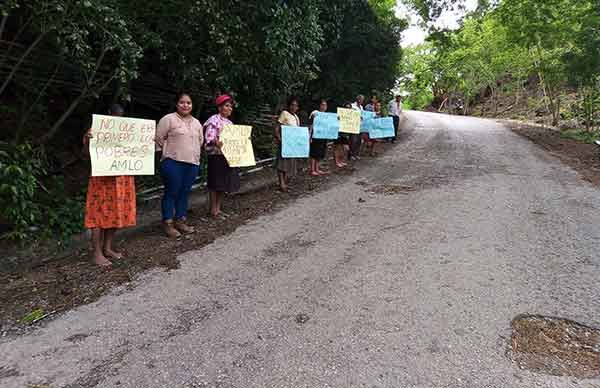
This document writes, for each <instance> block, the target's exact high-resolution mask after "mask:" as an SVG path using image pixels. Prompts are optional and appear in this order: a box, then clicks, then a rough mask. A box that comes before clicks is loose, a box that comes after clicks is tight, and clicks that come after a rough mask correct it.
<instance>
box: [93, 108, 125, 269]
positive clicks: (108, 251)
mask: <svg viewBox="0 0 600 388" xmlns="http://www.w3.org/2000/svg"><path fill="white" fill-rule="evenodd" d="M123 111H124V110H123V107H122V106H121V105H118V104H115V105H113V106H111V108H110V111H109V114H110V115H111V116H123ZM91 138H92V132H91V129H90V130H89V131H88V132H87V133H86V134H85V136H84V138H83V144H84V145H85V146H86V147H88V146H89V142H90V139H91ZM135 217H136V206H135V180H134V177H133V176H126V175H122V176H91V177H90V179H89V182H88V191H87V196H86V202H85V227H86V228H88V229H91V231H92V244H93V246H94V263H96V264H97V265H99V266H101V267H109V266H110V265H111V264H112V263H111V261H110V260H109V259H121V258H122V257H123V255H122V254H121V253H119V252H117V251H115V250H114V249H113V240H114V238H115V232H116V231H117V229H120V228H125V227H128V226H134V225H135Z"/></svg>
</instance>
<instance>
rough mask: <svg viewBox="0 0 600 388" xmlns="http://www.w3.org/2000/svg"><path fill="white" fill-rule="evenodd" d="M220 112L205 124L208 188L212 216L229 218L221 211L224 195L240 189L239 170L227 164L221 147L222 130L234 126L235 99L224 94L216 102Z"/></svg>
mask: <svg viewBox="0 0 600 388" xmlns="http://www.w3.org/2000/svg"><path fill="white" fill-rule="evenodd" d="M215 105H217V109H218V112H219V113H217V114H216V115H213V116H211V117H210V118H209V119H208V120H206V122H205V123H204V132H205V141H206V145H205V148H206V153H207V155H208V176H207V179H206V187H207V189H208V192H209V193H210V214H211V215H212V216H213V217H219V218H224V217H227V215H226V214H225V213H223V212H222V211H221V204H222V201H223V193H235V192H236V191H239V189H240V174H239V168H232V167H230V166H229V163H227V160H226V159H225V156H223V152H222V151H221V147H222V146H223V143H222V142H221V140H220V134H221V130H222V129H223V127H224V126H226V125H231V124H233V123H232V122H231V120H230V119H229V117H230V116H231V113H232V112H233V99H232V98H231V97H230V96H228V95H226V94H222V95H220V96H219V97H217V99H216V100H215Z"/></svg>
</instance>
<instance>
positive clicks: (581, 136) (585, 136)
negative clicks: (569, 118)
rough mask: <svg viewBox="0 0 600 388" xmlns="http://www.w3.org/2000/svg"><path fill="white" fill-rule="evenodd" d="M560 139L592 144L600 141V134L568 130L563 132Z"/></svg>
mask: <svg viewBox="0 0 600 388" xmlns="http://www.w3.org/2000/svg"><path fill="white" fill-rule="evenodd" d="M560 137H562V138H565V139H573V140H577V141H580V142H582V143H587V144H591V143H593V142H594V140H600V132H598V131H595V132H588V131H583V130H579V129H568V130H566V131H561V133H560Z"/></svg>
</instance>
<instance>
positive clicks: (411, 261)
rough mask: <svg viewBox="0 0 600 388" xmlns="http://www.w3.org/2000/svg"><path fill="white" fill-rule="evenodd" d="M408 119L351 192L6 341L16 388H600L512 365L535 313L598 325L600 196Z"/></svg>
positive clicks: (544, 162)
mask: <svg viewBox="0 0 600 388" xmlns="http://www.w3.org/2000/svg"><path fill="white" fill-rule="evenodd" d="M407 117H408V120H407V122H406V123H405V126H406V129H405V133H404V138H403V140H402V142H400V143H399V144H397V145H396V146H395V147H394V148H393V149H392V150H391V151H389V152H387V153H386V154H385V155H383V156H382V157H379V158H377V159H373V160H370V161H368V162H367V163H363V167H361V169H360V170H359V171H358V172H357V173H355V174H354V175H353V176H350V177H348V178H347V180H346V181H344V182H343V183H342V184H340V185H338V186H335V187H332V188H331V189H328V190H326V191H322V192H319V193H316V194H314V195H311V196H307V197H304V198H301V199H300V200H299V201H297V202H295V203H293V204H292V205H290V206H286V207H285V208H283V209H281V210H280V211H278V212H275V213H273V214H271V215H266V216H263V217H260V218H258V219H255V220H253V221H251V222H249V223H248V224H246V225H244V226H242V227H240V228H239V229H237V230H236V231H235V232H234V233H233V234H231V235H229V236H227V237H225V238H221V239H218V240H216V241H215V242H214V243H212V244H210V245H208V246H206V247H204V248H202V249H201V250H198V251H192V252H188V253H186V254H184V255H183V256H182V257H181V262H182V264H181V268H180V269H178V270H173V271H170V272H164V271H154V272H150V273H147V274H145V275H144V276H142V277H140V278H139V279H137V280H136V282H135V287H133V288H131V287H129V288H123V289H119V290H116V291H115V292H113V293H112V294H110V295H108V296H105V297H103V298H101V299H100V300H99V301H97V302H95V303H93V304H90V305H87V306H82V307H79V308H77V309H75V310H73V311H71V312H68V313H66V314H64V315H62V316H60V317H58V318H57V319H54V320H52V321H50V322H48V323H47V324H46V325H44V326H43V327H42V328H40V329H38V330H36V331H35V332H33V333H30V334H26V335H22V336H17V337H7V338H4V339H0V386H2V387H7V388H9V387H28V386H31V387H33V386H39V387H53V388H55V387H84V388H91V387H123V388H125V387H127V388H142V387H143V388H154V387H169V388H171V387H190V388H191V387H195V388H200V387H203V388H208V387H223V388H226V387H236V388H251V387H256V388H259V387H261V388H262V387H277V388H283V387H293V388H299V387H311V388H312V387H339V388H349V387H368V388H375V387H398V388H400V387H402V388H412V387H423V388H432V387H448V388H450V387H452V388H458V387H464V388H477V387H495V388H504V387H506V388H508V387H557V388H558V387H600V380H593V379H591V380H590V379H588V380H581V379H577V378H575V377H567V376H562V377H561V376H550V375H545V374H540V373H534V372H531V371H527V370H521V369H519V368H518V367H517V366H516V365H515V364H514V363H512V362H511V361H510V360H509V358H508V357H507V355H506V353H507V349H508V345H509V340H510V335H511V331H510V322H511V320H512V319H513V318H514V317H516V316H518V315H519V314H523V313H531V314H543V315H549V316H558V317H564V318H569V319H572V320H575V321H578V322H581V323H584V324H586V325H590V326H595V327H599V326H600V286H599V279H600V254H599V251H600V190H599V189H598V188H596V187H595V186H592V185H591V184H590V183H588V182H585V181H583V180H582V179H581V178H580V177H579V176H578V175H577V173H576V172H575V171H573V170H572V169H570V168H569V167H567V166H566V165H563V164H561V162H560V161H559V160H558V159H555V158H554V157H552V156H550V155H549V154H547V153H546V152H545V151H543V150H542V149H540V148H538V147H536V146H535V145H534V144H533V143H530V142H529V141H528V140H526V139H523V138H521V137H519V136H518V135H516V134H514V133H512V132H511V131H509V130H507V129H506V128H504V127H502V126H501V125H500V124H497V123H495V122H493V121H487V120H480V119H473V118H464V117H450V116H443V115H435V114H428V113H416V112H408V113H407Z"/></svg>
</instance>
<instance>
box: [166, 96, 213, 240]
mask: <svg viewBox="0 0 600 388" xmlns="http://www.w3.org/2000/svg"><path fill="white" fill-rule="evenodd" d="M203 138H204V136H203V133H202V124H200V121H198V120H197V119H196V118H194V117H193V116H192V98H191V97H190V94H188V93H179V94H178V95H177V99H176V110H175V112H173V113H169V114H168V115H166V116H164V117H163V118H162V119H160V121H159V122H158V125H157V127H156V145H157V148H158V149H159V150H162V157H161V163H160V175H161V177H162V181H163V185H164V193H163V197H162V202H161V212H162V221H163V228H164V230H165V233H166V235H167V236H168V237H171V238H177V237H180V236H181V233H193V232H194V228H193V227H191V226H189V225H188V224H187V212H188V197H189V194H190V191H191V189H192V185H193V184H194V181H195V180H196V177H197V176H198V172H199V171H200V153H201V150H202V143H203V140H204V139H203Z"/></svg>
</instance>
